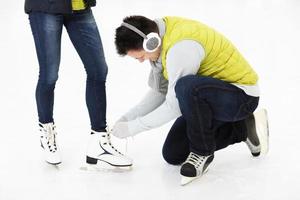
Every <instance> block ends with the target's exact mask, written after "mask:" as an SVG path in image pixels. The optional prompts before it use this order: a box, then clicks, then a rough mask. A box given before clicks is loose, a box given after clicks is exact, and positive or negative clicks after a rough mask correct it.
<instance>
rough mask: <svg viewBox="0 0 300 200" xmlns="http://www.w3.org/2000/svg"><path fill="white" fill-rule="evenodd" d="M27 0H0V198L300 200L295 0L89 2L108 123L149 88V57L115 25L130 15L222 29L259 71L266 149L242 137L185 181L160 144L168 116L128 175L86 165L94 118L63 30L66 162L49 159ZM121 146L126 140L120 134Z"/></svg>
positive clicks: (141, 144)
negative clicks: (127, 46)
mask: <svg viewBox="0 0 300 200" xmlns="http://www.w3.org/2000/svg"><path fill="white" fill-rule="evenodd" d="M23 3H24V2H23V0H13V1H4V0H1V9H0V59H1V60H0V61H1V62H0V92H1V93H0V127H1V128H0V200H16V199H31V200H35V199H37V200H40V199H68V200H75V199H76V200H77V199H80V200H82V199H105V200H106V199H232V200H235V199H243V200H244V199H251V200H252V199H290V200H296V199H300V194H299V191H297V190H299V187H300V180H299V179H300V167H299V164H300V156H299V153H300V149H299V140H300V135H299V134H300V128H299V123H300V121H299V113H300V109H299V102H300V99H299V85H300V75H299V72H300V70H299V67H300V65H299V64H300V62H299V46H300V39H299V37H300V1H298V0H227V1H224V0H223V1H222V0H186V1H184V0H151V1H145V0H126V1H122V0H115V1H112V0H101V1H99V2H98V6H97V7H96V8H95V9H93V11H94V15H95V18H96V21H97V23H98V26H99V30H100V33H101V36H102V40H103V44H104V50H105V55H106V59H107V63H108V65H109V75H108V79H107V99H108V110H107V119H108V122H109V124H110V125H113V123H114V121H115V120H116V119H117V118H118V117H119V116H121V115H122V114H123V113H124V112H125V111H127V110H128V109H129V108H130V107H132V106H133V105H135V103H136V102H137V101H138V100H139V99H140V98H141V97H142V96H143V94H144V92H145V91H146V90H147V78H148V72H149V69H150V67H149V65H148V63H143V64H140V63H138V62H137V61H135V60H133V59H130V58H127V57H125V58H121V57H119V56H118V55H117V53H116V51H115V47H114V30H115V28H116V27H118V26H119V25H120V23H121V21H122V19H123V18H124V17H125V16H128V15H133V14H139V15H145V16H147V17H149V18H158V17H162V16H166V15H177V16H183V17H188V18H193V19H196V20H200V21H202V22H204V23H206V24H208V25H210V26H212V27H214V28H215V29H217V30H218V31H220V32H222V33H223V34H224V35H226V36H227V37H228V38H229V39H230V40H231V41H232V42H233V43H234V44H236V46H237V47H238V48H239V50H240V51H241V52H242V53H243V55H244V56H245V57H246V58H247V60H248V61H249V62H250V63H251V65H252V66H253V67H254V68H255V70H256V71H257V72H258V74H259V75H260V86H261V90H262V96H261V102H260V106H259V107H265V108H267V110H268V113H269V121H270V122H269V123H270V137H271V138H270V152H269V154H268V156H266V157H262V158H258V159H254V158H252V157H251V156H250V153H249V151H248V149H247V147H246V146H245V144H242V143H241V144H237V145H234V146H231V147H229V148H227V149H225V150H222V151H219V152H216V155H215V160H214V162H213V163H212V165H211V167H210V170H209V172H208V173H207V174H206V175H205V176H204V177H202V178H201V179H199V180H197V181H195V182H193V183H191V184H190V185H187V186H185V187H182V186H180V185H179V183H180V176H179V167H178V166H170V165H168V164H166V163H165V162H164V161H163V159H162V156H161V147H162V144H163V142H164V139H165V137H166V134H167V132H168V130H169V128H170V126H171V123H169V124H166V125H165V126H163V127H161V128H158V129H155V130H152V131H148V132H146V133H142V134H140V135H138V136H136V137H135V138H134V140H129V141H128V148H127V154H128V155H130V156H131V157H132V158H133V159H134V167H133V170H132V171H130V172H124V173H115V172H110V171H109V172H104V171H100V172H86V171H81V170H79V168H80V167H81V166H82V164H83V163H84V159H85V156H84V153H85V148H86V142H87V139H88V136H89V120H88V113H87V109H86V106H85V98H84V92H85V71H84V69H83V66H82V64H81V62H80V59H79V57H78V55H77V54H76V52H75V50H74V48H73V47H72V45H71V43H70V40H69V38H68V35H67V34H66V32H65V30H64V33H63V38H62V61H61V68H60V74H59V76H60V79H59V81H58V82H57V88H56V99H55V111H54V115H55V121H56V124H57V127H58V134H59V136H58V137H59V144H60V146H61V151H62V156H63V164H62V165H61V166H60V169H56V168H53V167H51V166H48V165H46V164H45V163H44V161H43V159H42V156H41V153H40V147H39V136H38V128H37V112H36V106H35V99H34V93H35V86H36V82H37V77H38V63H37V58H36V54H35V48H34V43H33V38H32V34H31V30H30V26H29V21H28V16H27V15H26V14H24V12H23ZM114 143H115V144H116V145H117V146H118V147H119V149H120V150H121V151H123V152H124V151H125V150H126V148H125V146H126V145H125V141H123V140H122V141H120V140H116V139H115V140H114Z"/></svg>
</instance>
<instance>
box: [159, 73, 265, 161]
mask: <svg viewBox="0 0 300 200" xmlns="http://www.w3.org/2000/svg"><path fill="white" fill-rule="evenodd" d="M175 92H176V96H177V99H178V101H179V106H180V110H181V112H182V116H181V117H179V118H178V119H177V120H176V121H175V123H174V124H173V126H172V128H171V130H170V132H169V134H168V136H167V138H166V141H165V143H164V146H163V157H164V159H165V160H166V161H167V162H168V163H170V164H180V163H182V162H184V161H185V159H186V158H187V156H188V154H189V153H190V152H194V153H197V154H199V155H203V156H207V155H211V154H213V153H214V152H215V151H216V150H219V149H223V148H225V147H227V146H228V145H231V144H234V143H238V142H241V141H245V140H246V138H247V130H246V125H245V119H246V118H247V117H249V116H250V115H252V113H253V112H254V110H255V109H256V107H257V105H258V101H259V98H258V97H252V96H249V95H247V94H246V93H245V92H244V91H243V90H241V89H240V88H238V87H236V86H234V85H232V84H229V83H226V82H224V81H221V80H218V79H214V78H211V77H204V76H196V75H189V76H185V77H183V78H181V79H179V80H178V82H177V84H176V87H175Z"/></svg>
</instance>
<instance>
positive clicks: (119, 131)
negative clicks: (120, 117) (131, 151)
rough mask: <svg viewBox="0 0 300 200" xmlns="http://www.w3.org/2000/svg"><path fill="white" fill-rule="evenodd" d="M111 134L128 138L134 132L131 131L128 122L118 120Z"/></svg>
mask: <svg viewBox="0 0 300 200" xmlns="http://www.w3.org/2000/svg"><path fill="white" fill-rule="evenodd" d="M111 134H112V135H114V136H116V137H118V138H127V137H130V136H132V135H133V134H132V133H130V131H129V128H128V122H122V121H120V122H116V124H115V125H114V127H113V129H112V131H111Z"/></svg>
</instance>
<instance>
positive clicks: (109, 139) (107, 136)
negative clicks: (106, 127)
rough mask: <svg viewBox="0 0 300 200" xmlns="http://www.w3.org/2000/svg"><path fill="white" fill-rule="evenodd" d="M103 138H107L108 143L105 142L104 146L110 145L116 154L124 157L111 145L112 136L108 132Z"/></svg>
mask: <svg viewBox="0 0 300 200" xmlns="http://www.w3.org/2000/svg"><path fill="white" fill-rule="evenodd" d="M102 137H104V138H106V142H104V143H103V144H104V145H109V146H110V147H111V148H112V149H113V150H114V151H115V152H116V153H118V154H120V155H123V154H122V153H121V152H120V151H118V150H117V148H115V147H114V146H113V145H112V143H111V136H110V133H109V132H106V134H103V135H102Z"/></svg>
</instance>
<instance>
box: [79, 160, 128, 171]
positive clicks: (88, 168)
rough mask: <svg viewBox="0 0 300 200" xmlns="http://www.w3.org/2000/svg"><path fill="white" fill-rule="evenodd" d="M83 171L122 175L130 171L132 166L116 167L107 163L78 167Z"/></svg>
mask: <svg viewBox="0 0 300 200" xmlns="http://www.w3.org/2000/svg"><path fill="white" fill-rule="evenodd" d="M80 170H83V171H94V172H113V173H124V172H129V171H131V170H132V166H126V167H116V166H112V165H110V164H108V163H102V162H101V164H100V163H98V164H96V165H93V164H88V163H86V164H85V165H84V166H82V167H80Z"/></svg>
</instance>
